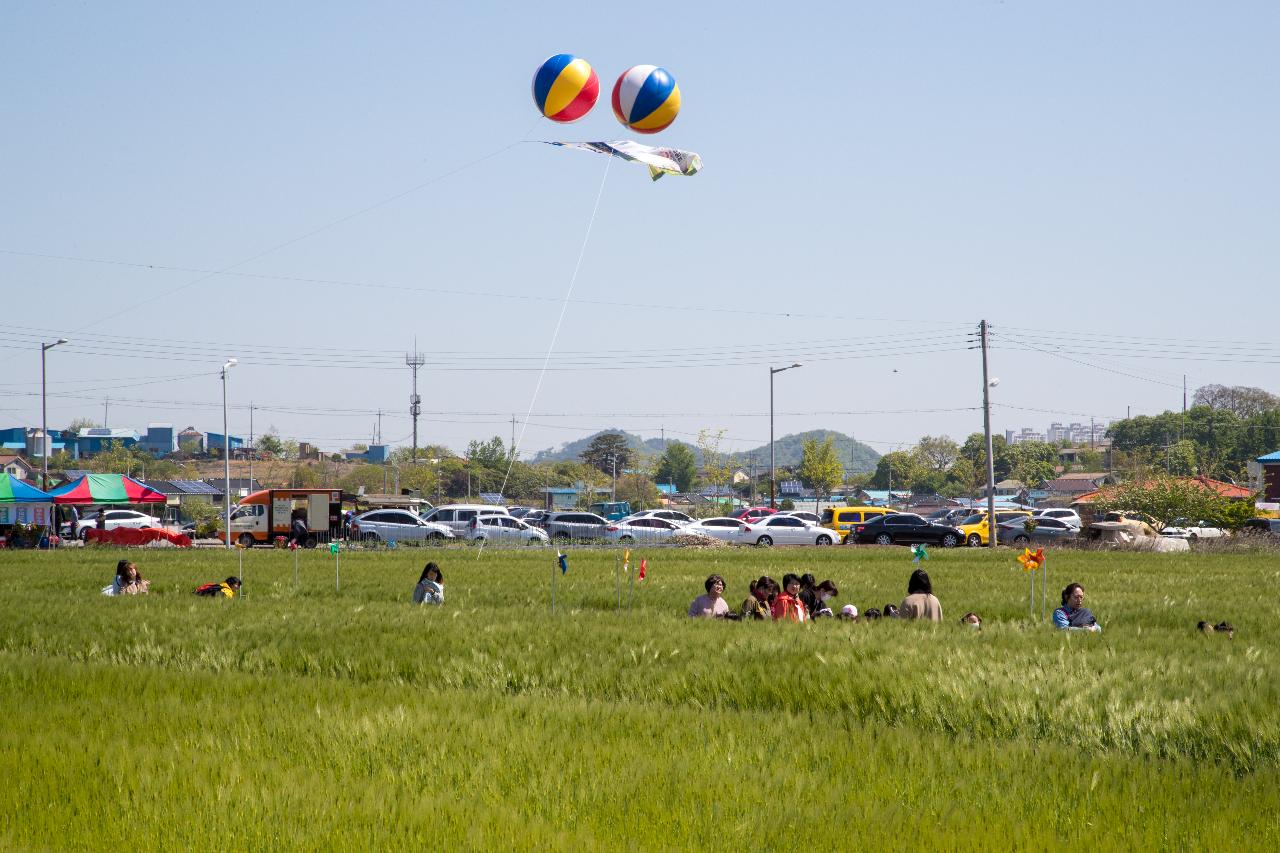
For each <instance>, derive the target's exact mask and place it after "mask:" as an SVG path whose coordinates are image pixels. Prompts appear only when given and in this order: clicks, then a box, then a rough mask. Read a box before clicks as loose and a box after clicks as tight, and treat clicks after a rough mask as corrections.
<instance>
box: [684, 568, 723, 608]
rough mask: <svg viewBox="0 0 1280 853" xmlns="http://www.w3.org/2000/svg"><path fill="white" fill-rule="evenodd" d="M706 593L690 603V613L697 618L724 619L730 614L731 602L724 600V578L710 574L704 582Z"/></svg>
mask: <svg viewBox="0 0 1280 853" xmlns="http://www.w3.org/2000/svg"><path fill="white" fill-rule="evenodd" d="M702 585H703V586H704V587H705V588H706V590H707V591H706V594H704V595H700V596H698V597H697V598H695V599H694V600H693V602H692V603H690V605H689V615H690V616H692V617H694V618H695V619H697V618H703V619H709V618H715V619H723V618H725V617H726V616H728V615H729V613H730V611H729V602H727V601H725V600H724V578H722V577H720V576H719V575H711V576H709V577H708V578H707V579H706V580H705V581H704V582H703V584H702Z"/></svg>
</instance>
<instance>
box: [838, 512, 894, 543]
mask: <svg viewBox="0 0 1280 853" xmlns="http://www.w3.org/2000/svg"><path fill="white" fill-rule="evenodd" d="M891 512H893V510H891V509H888V508H886V507H882V506H833V507H828V508H827V509H824V510H823V511H822V519H821V524H822V526H823V527H826V528H829V529H830V530H834V531H835V532H836V533H837V534H839V537H840V539H841V540H843V539H844V537H845V536H846V535H848V533H849V531H850V530H852V529H853V527H854V526H855V525H858V524H861V523H862V522H864V521H870V520H871V519H873V518H877V517H879V516H882V515H888V514H889V513H891Z"/></svg>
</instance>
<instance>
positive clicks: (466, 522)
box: [426, 504, 507, 536]
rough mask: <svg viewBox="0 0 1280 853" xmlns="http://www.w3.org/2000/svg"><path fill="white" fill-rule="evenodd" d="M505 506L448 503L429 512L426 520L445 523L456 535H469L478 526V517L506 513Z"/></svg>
mask: <svg viewBox="0 0 1280 853" xmlns="http://www.w3.org/2000/svg"><path fill="white" fill-rule="evenodd" d="M506 514H507V508H506V507H505V506H492V505H490V504H446V505H445V506H438V507H436V508H435V509H433V510H432V511H431V512H430V513H428V514H427V516H426V520H427V521H430V522H434V523H436V524H443V525H444V526H445V527H447V528H449V529H450V530H452V531H453V535H454V536H469V535H470V534H471V533H472V532H473V531H474V530H475V528H476V527H477V526H478V522H477V519H479V518H483V517H484V516H487V515H506Z"/></svg>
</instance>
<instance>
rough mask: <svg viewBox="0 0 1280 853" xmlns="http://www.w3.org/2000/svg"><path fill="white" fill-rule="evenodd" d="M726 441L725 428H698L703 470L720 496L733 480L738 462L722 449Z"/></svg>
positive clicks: (709, 482)
mask: <svg viewBox="0 0 1280 853" xmlns="http://www.w3.org/2000/svg"><path fill="white" fill-rule="evenodd" d="M723 441H724V430H722V429H721V430H709V429H702V430H698V450H699V451H700V452H701V453H702V471H703V474H704V475H705V476H706V478H707V483H708V484H710V486H711V487H712V489H713V490H714V491H715V494H716V495H717V496H719V494H720V492H721V491H722V490H723V489H724V487H725V486H726V485H727V484H729V483H730V482H732V481H733V471H734V469H735V468H736V467H737V462H736V461H735V460H734V458H733V456H732V455H731V454H728V453H722V452H721V451H720V444H721V442H723Z"/></svg>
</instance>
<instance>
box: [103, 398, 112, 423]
mask: <svg viewBox="0 0 1280 853" xmlns="http://www.w3.org/2000/svg"><path fill="white" fill-rule="evenodd" d="M110 407H111V397H110V395H108V396H107V397H106V399H104V400H103V401H102V428H103V429H106V428H107V427H108V426H109V424H108V423H107V410H108V409H109V408H110Z"/></svg>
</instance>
